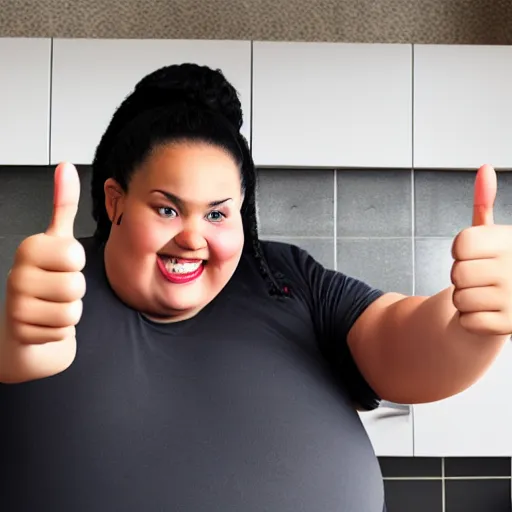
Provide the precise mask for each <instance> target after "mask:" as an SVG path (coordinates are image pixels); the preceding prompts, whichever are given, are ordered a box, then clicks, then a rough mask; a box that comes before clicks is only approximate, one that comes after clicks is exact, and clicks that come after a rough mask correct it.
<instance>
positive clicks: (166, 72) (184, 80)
mask: <svg viewBox="0 0 512 512" xmlns="http://www.w3.org/2000/svg"><path fill="white" fill-rule="evenodd" d="M242 123H243V115H242V107H241V104H240V100H239V98H238V94H237V92H236V90H235V89H234V87H233V86H232V85H231V84H230V83H229V82H228V81H227V80H226V78H225V77H224V75H223V74H222V72H221V71H220V70H212V69H210V68H208V67H206V66H199V65H196V64H179V65H171V66H166V67H163V68H161V69H158V70H156V71H154V72H153V73H150V74H149V75H147V76H145V77H144V78H143V79H142V80H141V81H140V82H139V83H138V84H137V85H136V86H135V89H134V90H133V92H132V93H131V94H130V95H129V96H128V97H127V98H125V100H124V101H123V102H122V103H121V105H120V106H119V107H118V109H117V110H116V112H115V113H114V115H113V117H112V119H111V121H110V124H109V125H108V127H107V129H106V131H105V133H104V134H103V136H102V138H101V140H100V143H99V145H98V147H97V149H96V153H95V156H94V160H93V164H92V182H91V188H92V203H93V212H92V213H93V217H94V220H95V221H96V231H95V233H94V236H95V237H96V238H97V239H98V240H99V241H100V242H106V240H107V239H108V237H109V234H110V228H111V220H110V218H109V216H108V214H107V211H106V208H105V192H104V188H103V187H104V183H105V181H106V180H107V179H108V178H114V179H115V180H116V181H117V182H118V183H119V185H120V186H121V187H122V188H123V189H124V190H125V191H127V190H128V185H129V182H130V178H131V176H132V175H133V172H134V171H135V169H136V168H137V167H138V166H139V165H141V164H142V163H143V162H144V160H145V159H146V158H147V157H148V155H149V154H150V152H151V151H152V149H153V148H154V147H155V146H158V145H160V144H164V143H169V142H186V141H190V142H194V141H197V142H206V143H210V144H214V145H216V146H217V147H221V148H223V149H225V150H226V151H228V152H229V153H230V154H231V156H232V157H233V158H234V159H235V161H236V162H237V164H238V165H239V167H240V178H241V186H242V191H243V193H244V201H243V204H242V209H241V215H242V224H243V230H244V249H243V250H244V252H245V253H248V254H250V255H251V256H252V257H253V258H254V259H255V261H256V262H257V264H258V267H259V271H260V273H261V275H262V277H263V278H264V279H265V282H266V283H267V286H268V291H269V293H270V294H271V295H273V296H279V297H284V296H287V295H288V291H287V288H286V286H283V284H282V282H283V276H282V275H281V274H278V273H274V272H272V270H271V269H270V267H269V264H268V262H267V260H266V258H265V255H264V252H263V250H262V246H261V243H260V240H259V236H258V222H257V214H256V170H255V167H254V162H253V159H252V156H251V152H250V149H249V146H248V144H247V140H246V139H245V137H244V136H243V135H242V134H241V133H240V128H241V127H242Z"/></svg>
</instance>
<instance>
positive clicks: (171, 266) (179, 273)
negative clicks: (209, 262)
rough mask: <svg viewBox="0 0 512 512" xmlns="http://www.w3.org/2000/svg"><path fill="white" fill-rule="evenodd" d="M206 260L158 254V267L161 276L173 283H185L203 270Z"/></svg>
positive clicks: (196, 276) (195, 277)
mask: <svg viewBox="0 0 512 512" xmlns="http://www.w3.org/2000/svg"><path fill="white" fill-rule="evenodd" d="M205 265H206V261H204V260H189V259H183V258H176V257H172V256H167V255H162V254H159V255H158V267H159V269H160V271H161V272H162V274H163V276H164V277H165V278H166V279H167V280H168V281H171V282H173V283H185V282H190V281H193V280H194V279H197V278H198V277H199V276H200V275H201V274H202V273H203V270H204V266H205Z"/></svg>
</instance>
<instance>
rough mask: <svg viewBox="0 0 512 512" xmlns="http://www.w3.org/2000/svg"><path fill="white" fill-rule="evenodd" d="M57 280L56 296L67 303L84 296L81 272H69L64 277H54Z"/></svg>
mask: <svg viewBox="0 0 512 512" xmlns="http://www.w3.org/2000/svg"><path fill="white" fill-rule="evenodd" d="M55 277H56V278H57V279H58V283H56V284H57V286H59V290H58V295H59V296H60V297H62V298H63V300H66V301H68V302H74V301H76V300H79V299H81V298H82V297H83V296H84V295H85V277H84V275H83V274H82V273H81V272H71V273H69V274H67V275H64V276H59V275H56V276H55Z"/></svg>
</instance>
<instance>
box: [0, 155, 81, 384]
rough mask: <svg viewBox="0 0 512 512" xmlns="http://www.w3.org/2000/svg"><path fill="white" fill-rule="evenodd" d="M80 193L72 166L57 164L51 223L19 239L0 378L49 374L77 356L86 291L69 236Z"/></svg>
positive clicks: (1, 337)
mask: <svg viewBox="0 0 512 512" xmlns="http://www.w3.org/2000/svg"><path fill="white" fill-rule="evenodd" d="M79 197H80V181H79V178H78V173H77V171H76V169H75V167H74V166H73V165H71V164H61V165H59V166H58V167H57V169H56V171H55V192H54V206H53V216H52V220H51V223H50V226H49V227H48V229H47V230H46V232H45V233H40V234H38V235H34V236H31V237H29V238H27V239H25V240H24V241H23V242H22V243H21V244H20V246H19V247H18V249H17V251H16V254H15V258H14V264H13V267H12V269H11V271H10V273H9V276H8V279H7V293H6V302H5V308H4V312H3V316H4V318H3V319H2V323H1V324H0V325H1V331H0V382H4V383H16V382H24V381H29V380H34V379H40V378H43V377H49V376H52V375H55V374H57V373H60V372H62V371H63V370H65V369H66V368H68V367H69V365H70V364H71V363H72V362H73V360H74V358H75V354H76V339H75V325H76V324H77V323H78V321H79V320H80V317H81V314H82V300H81V299H82V297H83V296H84V294H85V280H84V276H83V274H82V272H81V270H82V269H83V267H84V265H85V253H84V250H83V247H82V245H81V244H80V243H79V242H78V241H77V240H76V239H75V238H74V236H73V223H74V220H75V216H76V213H77V209H78V199H79Z"/></svg>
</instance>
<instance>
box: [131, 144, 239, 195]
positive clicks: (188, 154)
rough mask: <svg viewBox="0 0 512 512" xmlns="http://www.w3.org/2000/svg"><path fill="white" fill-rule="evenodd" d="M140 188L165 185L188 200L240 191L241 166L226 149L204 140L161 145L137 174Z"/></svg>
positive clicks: (135, 179) (136, 178) (165, 187)
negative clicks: (203, 141) (202, 141)
mask: <svg viewBox="0 0 512 512" xmlns="http://www.w3.org/2000/svg"><path fill="white" fill-rule="evenodd" d="M134 181H136V183H133V184H134V185H135V184H136V185H137V186H138V188H147V189H154V188H163V189H169V190H170V191H171V192H173V193H175V194H177V195H180V196H181V197H183V198H184V199H187V198H188V197H189V196H190V198H191V199H192V198H194V199H195V200H197V199H199V197H200V196H204V197H205V198H206V199H211V196H212V195H218V194H219V193H222V194H223V195H226V193H230V194H234V193H235V192H236V191H238V193H239V194H240V183H241V181H240V169H239V166H238V164H237V163H236V162H235V160H234V158H233V157H232V156H231V155H230V154H229V153H228V152H227V151H226V150H224V149H223V148H220V147H217V146H214V145H212V144H207V143H201V142H180V143H172V144H166V145H161V146H157V147H156V148H155V149H154V150H153V151H152V152H151V153H150V154H149V156H148V158H147V159H146V161H145V162H144V163H143V164H142V165H141V166H140V169H139V172H137V173H136V175H135V176H134Z"/></svg>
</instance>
